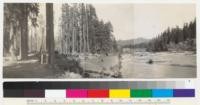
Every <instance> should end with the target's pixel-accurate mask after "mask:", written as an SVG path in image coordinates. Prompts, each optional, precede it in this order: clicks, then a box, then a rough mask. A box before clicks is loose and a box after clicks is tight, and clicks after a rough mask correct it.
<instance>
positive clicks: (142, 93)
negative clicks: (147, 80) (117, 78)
mask: <svg viewBox="0 0 200 105" xmlns="http://www.w3.org/2000/svg"><path fill="white" fill-rule="evenodd" d="M131 97H133V98H134V97H135V98H137V97H144V98H148V97H152V90H151V89H131Z"/></svg>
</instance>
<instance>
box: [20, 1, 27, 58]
mask: <svg viewBox="0 0 200 105" xmlns="http://www.w3.org/2000/svg"><path fill="white" fill-rule="evenodd" d="M22 14H23V15H22V18H21V43H20V59H21V60H23V59H27V58H28V11H27V4H23V5H22Z"/></svg>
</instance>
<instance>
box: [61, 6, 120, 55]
mask: <svg viewBox="0 0 200 105" xmlns="http://www.w3.org/2000/svg"><path fill="white" fill-rule="evenodd" d="M60 27H61V28H60V32H61V33H60V35H59V39H58V42H60V43H59V44H58V46H60V47H58V48H60V49H59V52H60V53H62V54H76V53H93V54H94V53H110V52H112V51H114V50H117V46H116V40H115V37H114V36H113V34H112V32H113V27H112V24H111V22H104V21H103V20H99V19H98V17H97V14H96V11H95V8H94V7H93V6H92V5H91V4H83V3H80V4H71V5H69V4H63V5H62V17H61V23H60Z"/></svg>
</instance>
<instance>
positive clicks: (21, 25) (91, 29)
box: [3, 3, 117, 77]
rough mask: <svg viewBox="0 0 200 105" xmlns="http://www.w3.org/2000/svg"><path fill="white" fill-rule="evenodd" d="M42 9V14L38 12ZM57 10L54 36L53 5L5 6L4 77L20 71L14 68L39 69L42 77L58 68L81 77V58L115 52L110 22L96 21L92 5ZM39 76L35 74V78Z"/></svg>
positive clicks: (65, 5)
mask: <svg viewBox="0 0 200 105" xmlns="http://www.w3.org/2000/svg"><path fill="white" fill-rule="evenodd" d="M41 6H43V7H44V8H45V9H44V10H45V11H42V10H41ZM60 11H61V17H59V26H58V29H59V33H58V34H57V33H55V23H54V21H55V20H54V17H55V14H54V13H55V11H54V4H52V3H46V4H39V3H5V4H4V34H3V38H4V42H3V56H4V71H5V73H4V74H5V75H7V74H9V72H11V73H10V74H12V76H15V74H16V72H17V71H12V70H15V69H16V67H18V66H19V67H20V68H17V69H20V70H21V71H23V70H24V71H25V72H26V71H28V70H27V69H30V71H31V69H38V68H39V69H41V71H43V72H45V74H43V76H44V75H49V74H50V72H51V71H52V75H53V74H54V73H55V71H56V70H57V71H62V70H61V69H65V70H67V71H70V72H75V73H79V74H81V75H83V74H82V73H83V67H81V66H80V58H84V59H85V58H87V56H89V55H92V54H97V55H108V54H109V53H114V52H116V51H117V44H116V40H115V37H114V35H113V26H112V24H111V22H109V21H107V22H105V21H103V20H102V19H99V18H98V16H97V14H96V10H95V8H94V7H93V5H91V4H85V3H72V4H67V3H66V4H62V5H61V9H60ZM46 64H47V65H46ZM17 69H16V70H17ZM57 71H56V72H57ZM31 72H33V70H32V71H31ZM48 72H49V73H48ZM38 73H39V72H38ZM38 73H36V71H35V77H37V75H39V74H38ZM10 74H9V75H10ZM22 74H23V73H22ZM27 75H29V76H30V75H31V74H27ZM32 75H33V74H32ZM41 76H42V75H41ZM6 77H8V76H6ZM33 77H34V76H33Z"/></svg>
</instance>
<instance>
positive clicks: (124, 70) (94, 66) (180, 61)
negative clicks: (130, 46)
mask: <svg viewBox="0 0 200 105" xmlns="http://www.w3.org/2000/svg"><path fill="white" fill-rule="evenodd" d="M150 59H151V60H152V61H153V62H152V63H151V64H150V63H148V62H149V60H150ZM119 62H120V63H121V68H120V70H119ZM81 65H82V67H83V68H84V69H86V70H93V71H104V72H105V73H113V72H115V71H116V70H119V71H120V72H121V74H122V78H194V77H196V54H194V53H193V52H182V53H177V52H176V53H173V52H159V53H150V52H134V53H132V54H130V53H123V54H122V55H121V58H119V56H118V55H109V56H100V57H94V56H93V57H91V58H88V59H87V60H84V61H82V62H81ZM97 78H98V77H97ZM103 78H104V77H103Z"/></svg>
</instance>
